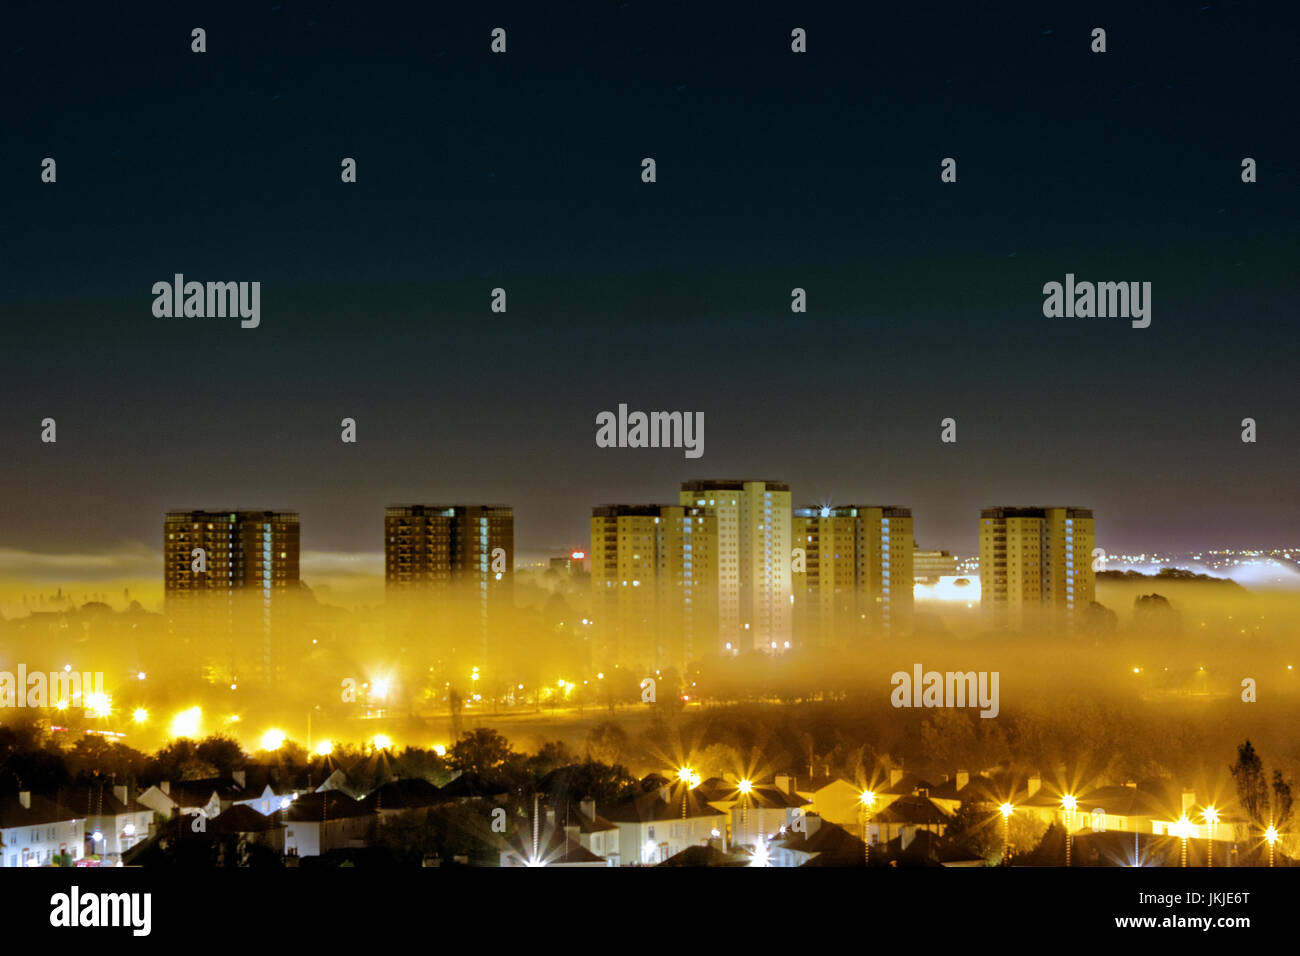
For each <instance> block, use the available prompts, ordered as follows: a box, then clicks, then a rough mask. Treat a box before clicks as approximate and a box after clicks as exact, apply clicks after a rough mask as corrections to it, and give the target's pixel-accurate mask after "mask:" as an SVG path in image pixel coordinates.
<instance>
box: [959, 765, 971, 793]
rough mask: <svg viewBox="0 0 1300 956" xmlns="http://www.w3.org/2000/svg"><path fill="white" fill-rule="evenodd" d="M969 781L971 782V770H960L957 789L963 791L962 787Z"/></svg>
mask: <svg viewBox="0 0 1300 956" xmlns="http://www.w3.org/2000/svg"><path fill="white" fill-rule="evenodd" d="M969 783H970V772H969V771H967V770H958V771H957V781H956V785H957V791H958V792H961V790H962V788H963V787H965V786H966V785H967V784H969Z"/></svg>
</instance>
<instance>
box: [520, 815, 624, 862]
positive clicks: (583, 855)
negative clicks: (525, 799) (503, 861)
mask: <svg viewBox="0 0 1300 956" xmlns="http://www.w3.org/2000/svg"><path fill="white" fill-rule="evenodd" d="M506 845H507V846H508V847H509V851H508V852H510V853H511V854H512V855H513V856H515V857H517V858H518V859H520V860H524V861H527V860H529V859H531V858H532V855H533V846H532V833H531V831H529V830H527V829H521V830H519V831H518V832H517V833H516V834H515V835H514V836H513V837H511V838H510V839H508V840H506ZM537 855H538V857H539V858H540V859H541V861H542V862H543V863H545V864H546V865H547V866H552V865H555V864H560V863H603V862H605V858H604V857H601V856H597V855H596V854H595V853H592V852H591V851H590V850H588V849H587V848H586V847H584V846H583V845H582V844H581V843H579V842H578V841H577V840H575V839H574V838H573V837H571V836H569V835H568V834H567V833H565V832H564V830H563V829H561V828H559V827H554V826H551V825H550V824H547V825H546V826H545V827H543V829H542V832H541V833H540V834H539V839H538V841H537Z"/></svg>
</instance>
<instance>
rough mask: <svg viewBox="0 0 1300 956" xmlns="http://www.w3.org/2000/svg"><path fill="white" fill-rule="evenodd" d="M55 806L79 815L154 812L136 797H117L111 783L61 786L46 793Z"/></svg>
mask: <svg viewBox="0 0 1300 956" xmlns="http://www.w3.org/2000/svg"><path fill="white" fill-rule="evenodd" d="M42 796H44V797H47V798H48V799H49V800H50V801H51V802H52V803H54V804H55V806H58V807H61V808H63V809H65V810H70V811H72V812H73V813H74V814H75V815H76V816H79V817H96V816H118V815H119V814H123V813H145V812H147V813H152V812H153V808H152V807H146V806H145V805H144V804H142V803H140V802H139V801H138V800H136V799H135V798H134V797H127V801H126V803H123V802H122V801H121V800H119V799H118V798H117V794H115V793H114V792H113V787H112V785H111V784H107V783H105V784H98V783H96V784H85V783H83V784H74V785H72V786H68V787H59V788H58V789H57V790H55V791H54V792H53V793H45V794H42Z"/></svg>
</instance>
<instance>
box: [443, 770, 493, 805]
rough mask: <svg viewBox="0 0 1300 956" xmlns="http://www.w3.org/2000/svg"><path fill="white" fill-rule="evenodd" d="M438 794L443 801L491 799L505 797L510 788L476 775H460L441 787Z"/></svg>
mask: <svg viewBox="0 0 1300 956" xmlns="http://www.w3.org/2000/svg"><path fill="white" fill-rule="evenodd" d="M438 792H439V794H441V795H442V797H443V798H445V799H459V798H462V797H488V798H491V797H502V796H505V795H506V794H507V793H509V792H510V787H509V786H508V785H507V784H504V783H498V782H496V781H494V780H489V779H488V778H487V777H483V776H480V775H479V774H477V773H462V774H461V775H460V776H459V777H457V778H456V779H455V780H453V781H451V783H449V784H447V785H446V786H444V787H441V788H440V789H439V791H438Z"/></svg>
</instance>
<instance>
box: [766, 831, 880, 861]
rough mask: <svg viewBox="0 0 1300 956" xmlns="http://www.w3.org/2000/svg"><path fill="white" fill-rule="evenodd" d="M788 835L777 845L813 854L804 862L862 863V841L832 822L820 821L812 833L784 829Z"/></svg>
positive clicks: (863, 851)
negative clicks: (810, 858)
mask: <svg viewBox="0 0 1300 956" xmlns="http://www.w3.org/2000/svg"><path fill="white" fill-rule="evenodd" d="M786 832H787V834H788V836H787V838H786V839H785V840H782V841H780V843H779V845H780V846H783V847H785V848H786V849H787V850H794V851H796V852H800V853H808V854H813V858H812V860H809V861H808V862H807V863H804V864H803V865H804V866H808V865H809V863H816V865H817V866H861V865H864V862H865V861H864V857H865V847H864V846H863V844H862V841H861V840H859V839H858V838H857V837H856V836H854V835H853V834H852V833H850V832H849V831H848V830H846V829H844V828H843V827H841V826H837V825H836V824H834V823H826V822H822V823H821V824H820V825H818V826H817V827H816V829H814V830H813V832H812V833H807V832H804V833H798V832H791V831H786Z"/></svg>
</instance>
